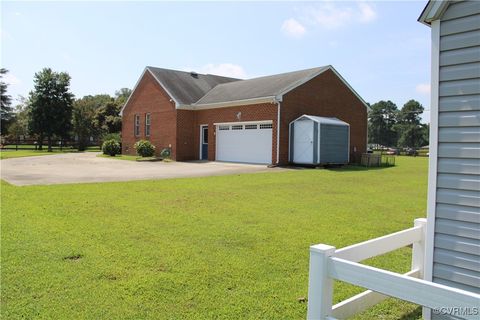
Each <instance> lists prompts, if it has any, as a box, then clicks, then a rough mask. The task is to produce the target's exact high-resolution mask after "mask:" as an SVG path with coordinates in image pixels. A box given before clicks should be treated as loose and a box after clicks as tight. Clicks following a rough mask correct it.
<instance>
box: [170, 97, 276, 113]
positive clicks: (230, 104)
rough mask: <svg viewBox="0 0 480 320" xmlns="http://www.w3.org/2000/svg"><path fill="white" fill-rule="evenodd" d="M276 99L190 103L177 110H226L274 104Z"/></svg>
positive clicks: (262, 98) (261, 98)
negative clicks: (228, 108) (227, 108)
mask: <svg viewBox="0 0 480 320" xmlns="http://www.w3.org/2000/svg"><path fill="white" fill-rule="evenodd" d="M276 102H277V97H276V96H268V97H259V98H251V99H242V100H232V101H225V102H214V103H199V104H196V103H192V104H191V105H179V106H178V108H179V109H187V110H203V109H215V108H226V107H234V106H245V105H252V104H260V103H276Z"/></svg>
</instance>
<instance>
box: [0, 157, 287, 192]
mask: <svg viewBox="0 0 480 320" xmlns="http://www.w3.org/2000/svg"><path fill="white" fill-rule="evenodd" d="M97 154H98V153H93V152H85V153H63V154H57V155H48V156H35V157H25V158H11V159H5V160H1V161H0V166H1V169H0V170H1V178H2V179H4V180H6V181H7V182H8V183H11V184H13V185H17V186H25V185H46V184H63V183H88V182H107V181H130V180H152V179H168V178H184V177H204V176H214V175H227V174H239V173H254V172H266V171H267V172H272V171H279V170H283V169H280V168H267V167H266V166H265V165H253V164H239V163H224V162H203V161H202V162H200V161H192V162H136V161H126V160H118V159H108V158H102V157H97Z"/></svg>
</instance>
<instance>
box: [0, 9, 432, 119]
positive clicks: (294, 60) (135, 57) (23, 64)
mask: <svg viewBox="0 0 480 320" xmlns="http://www.w3.org/2000/svg"><path fill="white" fill-rule="evenodd" d="M425 4H426V1H381V2H366V1H350V2H346V1H342V2H340V1H327V2H122V1H120V2H115V1H108V2H91V1H90V2H33V3H32V2H5V1H2V2H1V9H2V12H1V21H2V22H1V37H2V46H1V65H2V67H4V68H7V69H9V70H10V74H9V76H8V78H7V81H8V82H9V83H10V84H11V85H10V87H9V93H10V94H11V95H12V96H13V97H16V96H17V95H27V94H28V92H29V91H30V90H31V89H32V87H33V81H32V78H33V75H34V73H35V72H37V71H39V70H41V69H42V68H43V67H51V68H53V69H54V70H57V71H67V72H68V73H69V74H70V75H71V77H72V82H71V89H72V92H73V93H74V94H75V95H76V96H77V97H82V96H84V95H88V94H98V93H108V94H113V93H114V92H115V90H118V89H119V88H122V87H129V88H132V87H133V86H134V85H135V83H136V81H137V80H138V77H139V76H140V74H141V72H142V71H143V69H144V67H145V66H146V65H151V66H157V67H164V68H171V69H180V70H186V71H191V70H195V71H197V72H200V73H214V74H222V75H229V76H236V77H243V78H252V77H256V76H262V75H269V74H275V73H281V72H288V71H293V70H299V69H305V68H311V67H316V66H323V65H329V64H331V65H333V66H334V67H335V68H336V69H337V70H338V71H339V72H340V73H341V74H342V75H343V76H344V78H345V79H346V80H347V81H348V82H349V83H350V84H351V85H352V86H353V88H355V89H356V91H357V92H358V93H359V94H360V95H361V96H362V97H363V98H364V99H365V100H366V101H368V102H370V103H374V102H376V101H379V100H382V99H390V100H392V101H394V102H395V103H396V104H397V105H398V106H399V107H401V106H402V105H403V104H404V103H405V102H406V101H407V100H409V99H412V98H413V99H416V100H418V101H420V102H421V103H422V104H423V105H424V107H425V109H427V110H428V109H429V108H430V107H429V83H430V29H429V28H428V27H426V26H424V25H422V24H420V23H419V22H417V18H418V16H419V15H420V13H421V11H422V9H423V7H424V6H425ZM428 116H429V114H428V112H427V113H425V115H424V118H425V119H427V118H428Z"/></svg>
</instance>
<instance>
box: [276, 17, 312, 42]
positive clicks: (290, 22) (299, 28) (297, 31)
mask: <svg viewBox="0 0 480 320" xmlns="http://www.w3.org/2000/svg"><path fill="white" fill-rule="evenodd" d="M282 31H283V32H284V33H285V34H286V35H287V36H290V37H294V38H300V37H302V36H303V35H304V34H305V32H306V31H307V30H306V29H305V27H304V26H303V25H302V24H301V23H300V22H298V21H297V20H295V19H294V18H290V19H287V20H285V21H284V22H283V24H282Z"/></svg>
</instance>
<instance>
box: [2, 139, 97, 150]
mask: <svg viewBox="0 0 480 320" xmlns="http://www.w3.org/2000/svg"><path fill="white" fill-rule="evenodd" d="M51 142H52V148H53V149H59V150H63V149H68V148H72V149H78V141H73V140H52V141H51ZM100 145H101V143H100V141H90V142H89V143H88V144H87V145H86V147H88V148H93V147H98V148H99V149H100ZM42 147H43V148H47V147H48V141H43V142H42ZM0 148H1V149H4V150H38V149H39V143H38V140H30V139H28V140H25V139H18V140H3V141H2V142H1V144H0Z"/></svg>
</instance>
